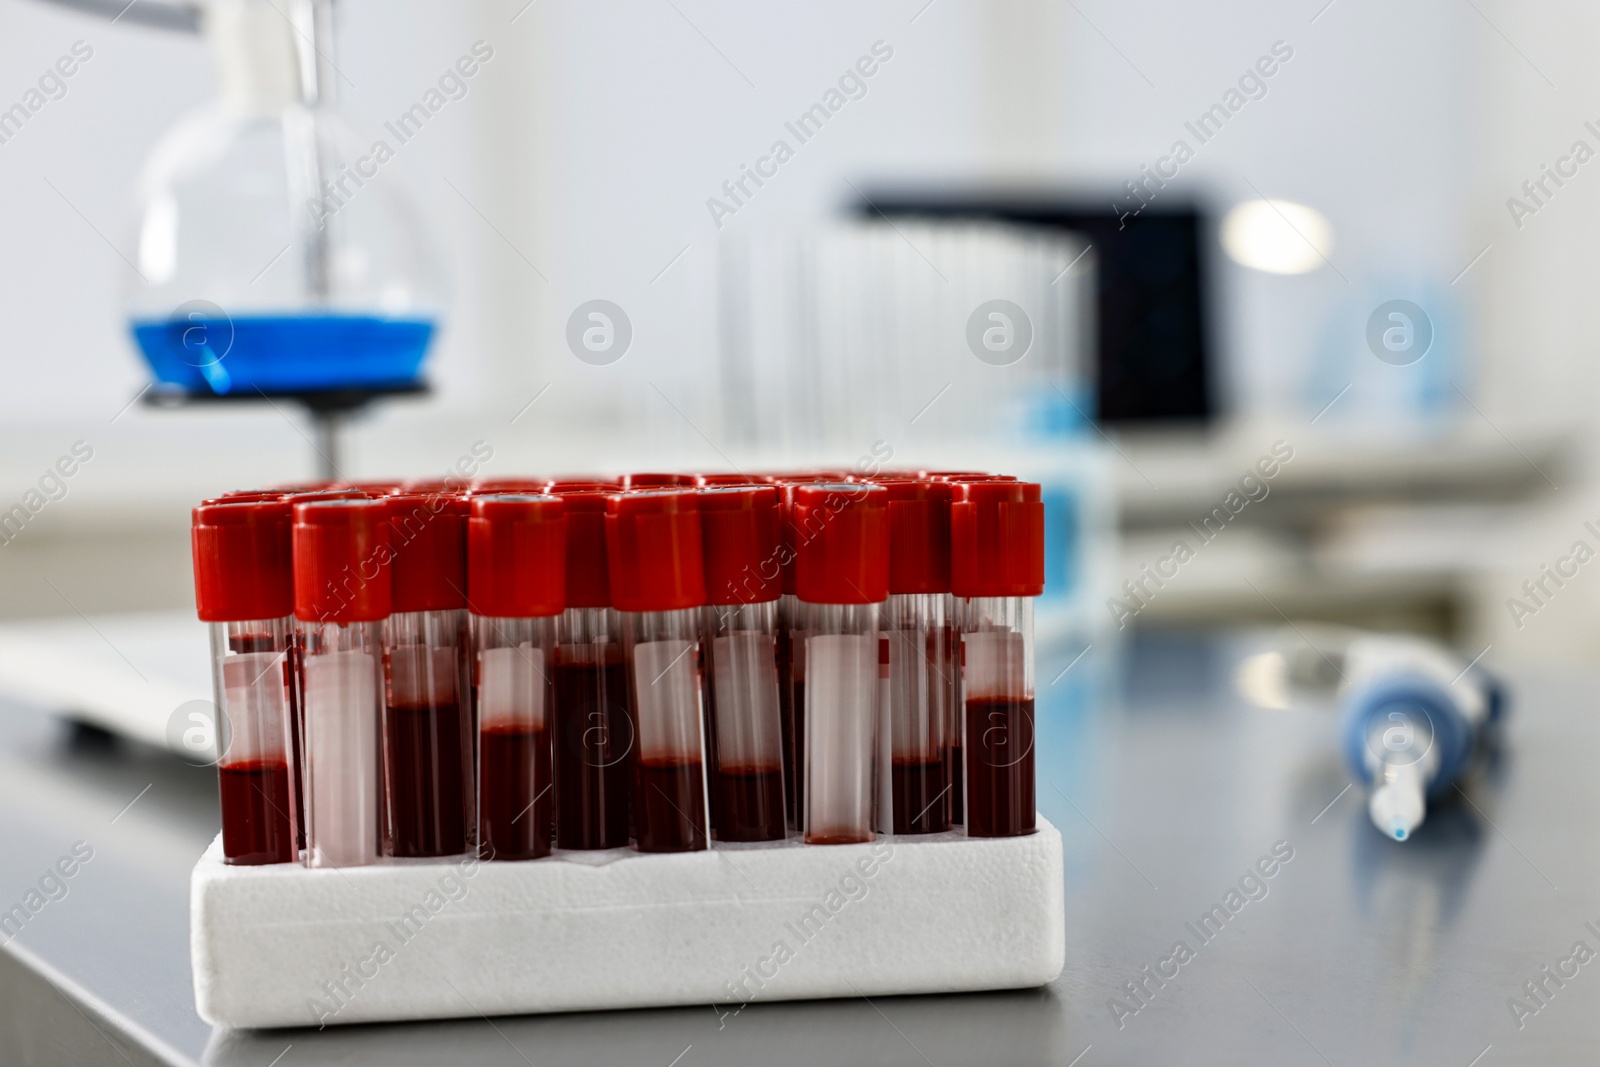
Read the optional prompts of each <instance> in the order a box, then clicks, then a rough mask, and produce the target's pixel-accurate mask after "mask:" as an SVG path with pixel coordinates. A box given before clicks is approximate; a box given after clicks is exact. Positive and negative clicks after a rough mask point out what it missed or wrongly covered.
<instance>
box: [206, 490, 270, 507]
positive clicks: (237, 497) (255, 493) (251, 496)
mask: <svg viewBox="0 0 1600 1067" xmlns="http://www.w3.org/2000/svg"><path fill="white" fill-rule="evenodd" d="M285 495H286V494H284V493H282V492H280V491H279V490H277V489H233V490H230V491H229V492H226V493H223V494H222V495H221V496H214V497H210V498H208V499H205V500H202V501H200V503H201V504H222V503H229V504H248V503H250V502H251V501H259V500H282V499H283V498H284V496H285Z"/></svg>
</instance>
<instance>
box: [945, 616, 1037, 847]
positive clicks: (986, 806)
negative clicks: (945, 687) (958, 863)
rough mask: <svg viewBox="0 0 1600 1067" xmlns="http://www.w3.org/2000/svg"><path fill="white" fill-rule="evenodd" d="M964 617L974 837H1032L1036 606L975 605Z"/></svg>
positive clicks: (970, 821)
mask: <svg viewBox="0 0 1600 1067" xmlns="http://www.w3.org/2000/svg"><path fill="white" fill-rule="evenodd" d="M960 611H961V614H962V616H963V618H962V635H961V645H962V661H963V663H962V687H963V691H964V692H963V696H964V709H965V730H966V772H967V773H966V779H967V781H966V786H967V797H966V816H967V834H968V835H969V836H971V837H1018V836H1021V835H1024V834H1031V833H1033V831H1034V828H1035V827H1034V824H1035V818H1034V807H1035V803H1036V797H1035V795H1034V792H1035V785H1034V719H1033V598H1032V597H972V598H968V599H965V600H963V601H962V603H961V608H960Z"/></svg>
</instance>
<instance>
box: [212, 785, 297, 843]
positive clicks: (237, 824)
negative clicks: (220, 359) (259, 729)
mask: <svg viewBox="0 0 1600 1067" xmlns="http://www.w3.org/2000/svg"><path fill="white" fill-rule="evenodd" d="M217 781H218V783H219V785H220V788H221V794H222V848H223V852H224V854H226V855H227V856H228V858H229V861H230V862H232V863H251V864H253V863H288V862H289V861H290V860H292V859H294V858H295V843H294V841H292V840H291V839H290V835H289V832H288V812H289V810H290V807H291V805H290V800H289V764H288V763H287V762H286V761H280V760H251V761H249V762H244V763H233V764H223V765H221V766H219V767H218V768H217Z"/></svg>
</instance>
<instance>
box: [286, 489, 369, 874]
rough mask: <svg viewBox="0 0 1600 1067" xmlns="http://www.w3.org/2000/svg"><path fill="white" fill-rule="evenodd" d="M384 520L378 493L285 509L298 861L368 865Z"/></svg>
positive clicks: (298, 505)
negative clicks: (289, 512) (295, 701)
mask: <svg viewBox="0 0 1600 1067" xmlns="http://www.w3.org/2000/svg"><path fill="white" fill-rule="evenodd" d="M387 518H388V511H387V507H386V505H385V504H383V503H382V502H381V501H376V500H367V499H359V498H344V499H325V500H312V501H307V502H303V503H297V504H296V505H295V508H294V520H295V523H294V589H295V604H294V608H295V620H296V625H295V629H296V641H297V645H298V650H299V653H300V662H299V672H300V693H301V709H300V710H301V719H302V722H301V731H302V740H303V743H302V749H301V751H302V754H303V757H304V759H305V774H304V787H305V804H306V863H307V864H308V865H309V866H312V867H356V866H362V865H364V864H370V863H375V862H377V859H378V855H379V852H380V848H381V836H382V822H383V819H382V812H383V806H382V805H383V767H382V755H381V753H382V740H381V726H382V717H383V700H384V684H383V683H384V676H383V675H384V671H383V663H384V656H383V652H384V648H383V629H384V627H383V623H384V620H385V619H387V618H388V616H389V610H390V583H389V568H388V559H389V536H388V535H389V531H388V523H387Z"/></svg>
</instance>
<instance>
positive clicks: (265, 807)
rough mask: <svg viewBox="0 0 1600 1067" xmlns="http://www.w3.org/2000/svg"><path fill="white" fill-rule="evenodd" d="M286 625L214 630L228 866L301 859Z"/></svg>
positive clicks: (232, 625)
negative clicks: (297, 832) (298, 848)
mask: <svg viewBox="0 0 1600 1067" xmlns="http://www.w3.org/2000/svg"><path fill="white" fill-rule="evenodd" d="M292 628H293V624H292V622H291V620H289V619H288V618H281V619H262V620H258V621H255V622H216V623H212V624H211V655H212V671H213V679H214V683H215V686H216V706H217V707H218V708H220V709H221V710H222V715H221V716H219V718H218V724H217V725H218V730H217V751H218V752H219V753H220V755H221V758H220V759H219V760H218V761H217V784H218V788H219V792H220V800H221V807H222V853H223V856H224V857H225V858H226V860H227V862H228V863H235V864H260V863H288V862H290V861H292V860H294V859H295V858H296V855H297V850H296V842H295V837H296V817H295V816H296V810H297V808H298V806H299V802H298V797H297V795H296V790H295V788H294V784H295V782H294V779H295V776H294V774H293V771H292V767H293V762H294V761H293V757H292V754H293V752H294V747H295V746H294V742H293V731H294V717H293V708H292V705H291V703H290V699H289V694H290V686H291V677H290V659H289V650H290V647H291V636H290V634H291V630H292Z"/></svg>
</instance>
